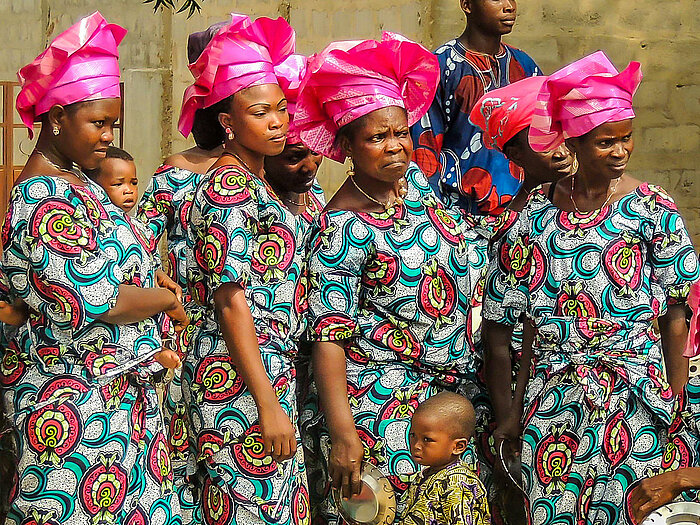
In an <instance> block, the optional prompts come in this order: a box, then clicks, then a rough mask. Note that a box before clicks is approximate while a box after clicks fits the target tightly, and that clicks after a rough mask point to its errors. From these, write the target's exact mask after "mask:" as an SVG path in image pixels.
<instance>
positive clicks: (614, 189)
mask: <svg viewBox="0 0 700 525" xmlns="http://www.w3.org/2000/svg"><path fill="white" fill-rule="evenodd" d="M621 178H622V176H620V177H618V178H617V180H615V184H614V185H613V187H612V191H610V187H609V186H608V191H610V193H609V194H608V198H607V199H605V202H604V203H603V205H602V206H600V208H598V209H599V210H600V209H602V208H605V207H606V206H607V205H608V202H610V199H612V196H613V195H615V192H616V191H617V185H618V184H620V179H621ZM575 180H576V177H571V193H570V194H569V198H570V199H571V204H573V205H574V210H576V213H579V214H584V213H588V212H583V211H581V210H579V209H578V206H576V201H575V200H574V181H575ZM591 211H593V210H591Z"/></svg>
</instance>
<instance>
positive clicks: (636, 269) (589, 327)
mask: <svg viewBox="0 0 700 525" xmlns="http://www.w3.org/2000/svg"><path fill="white" fill-rule="evenodd" d="M640 80H641V72H640V68H639V64H638V63H636V62H633V63H631V64H630V65H629V66H628V68H627V69H626V70H624V71H623V72H622V73H618V71H617V70H616V69H615V68H614V66H613V65H612V64H611V63H610V61H609V60H608V58H607V57H606V56H605V54H604V53H602V52H597V53H594V54H593V55H590V56H588V57H585V58H583V59H581V60H579V61H577V62H574V63H573V64H571V65H569V66H567V67H565V68H563V69H562V70H560V71H558V72H556V73H554V74H553V75H551V76H550V77H548V79H547V80H546V81H545V83H544V84H543V86H542V88H541V90H540V92H539V94H538V106H537V108H536V110H535V115H534V117H533V120H532V124H531V126H530V131H529V141H530V145H531V146H532V148H533V149H534V150H535V151H547V150H551V149H553V148H555V147H557V146H558V145H559V144H561V142H566V145H567V147H568V148H569V149H570V150H571V151H572V152H573V153H574V154H575V155H576V157H577V159H578V162H579V169H578V172H577V173H575V174H573V175H572V176H570V177H566V178H564V179H562V180H560V181H559V182H558V183H553V184H552V186H553V187H552V186H548V185H544V186H542V187H539V188H536V189H535V190H534V191H533V192H532V193H531V195H530V197H529V199H528V202H527V204H526V206H525V208H524V210H523V211H522V213H521V215H520V217H519V218H518V221H517V222H516V224H515V225H514V226H513V227H512V228H511V229H510V230H509V232H508V237H507V239H506V240H505V241H504V242H503V246H502V248H501V250H500V253H499V259H498V264H497V268H496V271H497V272H498V274H496V275H494V277H493V278H492V279H491V280H490V284H491V285H492V286H489V287H488V288H487V290H486V292H487V296H486V301H485V305H484V318H485V319H489V320H491V321H496V322H501V323H505V324H511V325H512V324H513V322H514V319H516V318H517V317H518V315H519V314H520V312H524V313H525V314H526V315H527V316H528V317H529V318H530V319H531V320H532V322H533V323H534V325H535V327H536V330H537V335H536V338H535V342H534V347H533V366H534V372H533V376H532V379H531V380H530V383H529V385H528V390H527V395H526V402H525V418H524V433H523V452H522V463H523V480H524V482H525V486H526V489H527V490H528V493H529V494H528V496H529V510H530V516H531V519H532V522H533V523H535V524H545V523H555V522H556V523H559V522H561V520H567V521H571V522H577V521H578V522H586V523H601V524H613V523H615V524H624V523H629V515H628V513H627V512H626V510H624V507H625V504H624V502H625V496H626V493H627V492H628V490H629V488H630V485H631V484H632V483H634V481H635V480H637V479H639V478H640V477H643V476H644V475H645V473H646V472H648V471H649V470H650V469H651V470H653V469H659V468H661V467H662V466H663V464H664V461H665V460H664V458H663V455H664V448H665V447H666V438H665V436H666V431H667V430H668V429H669V425H670V423H671V414H672V407H673V397H674V393H678V392H680V390H681V389H682V387H683V385H684V384H685V382H686V380H687V374H688V365H687V360H686V359H685V358H684V357H683V355H682V354H683V347H684V344H685V334H686V327H685V320H684V311H683V308H684V303H685V300H686V297H687V294H688V290H689V287H690V283H692V282H693V281H695V280H697V279H698V276H699V271H698V264H697V258H696V257H695V254H694V252H693V247H692V244H691V242H690V238H689V236H688V233H687V231H686V229H685V226H684V225H683V221H682V219H681V217H680V215H679V214H678V211H677V209H676V206H675V204H674V203H673V200H672V199H671V198H670V197H669V196H668V195H667V194H666V193H665V192H664V191H663V190H662V189H661V188H659V187H658V186H653V185H650V184H648V183H643V182H640V181H638V180H636V179H634V178H632V177H631V176H630V175H628V174H627V173H626V168H627V163H628V161H629V158H630V155H631V153H632V151H633V148H634V140H633V138H632V118H633V117H634V111H633V109H632V96H633V94H634V92H635V91H636V89H637V86H638V85H639V82H640ZM499 274H500V275H499ZM654 320H657V321H658V325H659V329H660V332H661V336H660V337H659V336H658V335H657V334H656V332H655V331H654V329H653V325H652V322H653V321H654ZM505 352H507V348H494V353H498V354H500V355H504V353H505ZM664 365H665V369H666V373H667V377H668V382H667V381H666V378H665V377H664V375H663V372H662V367H663V366H664ZM492 384H493V383H492ZM502 387H503V386H502ZM502 387H501V388H502Z"/></svg>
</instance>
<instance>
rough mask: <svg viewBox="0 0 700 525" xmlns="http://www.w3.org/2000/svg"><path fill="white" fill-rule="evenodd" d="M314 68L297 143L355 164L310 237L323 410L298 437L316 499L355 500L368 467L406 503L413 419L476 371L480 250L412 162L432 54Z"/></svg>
mask: <svg viewBox="0 0 700 525" xmlns="http://www.w3.org/2000/svg"><path fill="white" fill-rule="evenodd" d="M309 67H310V70H311V71H310V73H307V78H306V79H305V84H304V85H303V87H302V92H301V95H300V97H299V102H298V104H297V114H296V117H295V124H296V125H297V126H298V127H299V129H300V134H301V138H302V141H304V143H305V144H306V145H307V146H308V147H309V148H310V149H312V150H313V151H318V152H320V153H323V154H324V155H325V156H326V157H329V158H331V159H333V160H336V161H338V162H341V161H343V159H345V157H346V156H349V157H350V159H351V161H352V166H353V167H351V169H350V171H349V172H348V175H349V177H348V179H347V180H346V181H345V183H344V184H343V185H342V186H341V188H340V189H339V190H338V192H337V193H336V194H335V195H334V197H333V199H331V201H330V202H329V203H328V205H327V207H326V209H325V210H324V211H323V213H322V214H321V216H320V217H319V219H318V220H317V226H316V228H315V229H314V232H313V233H312V237H311V241H310V246H311V252H310V261H309V273H310V278H309V311H310V319H309V323H310V325H311V329H312V330H313V332H312V338H313V339H314V345H313V350H312V352H313V353H312V360H313V370H314V381H315V383H316V386H317V388H318V396H319V399H320V405H321V407H322V408H323V414H321V413H320V412H319V407H318V406H316V407H310V408H309V410H308V413H307V414H305V416H304V417H305V421H304V432H305V434H306V435H305V440H306V439H310V440H315V441H316V443H314V447H315V451H316V454H317V455H318V456H319V457H320V456H323V457H324V459H325V461H326V465H327V467H324V469H325V473H324V472H323V471H322V472H320V473H319V475H313V476H312V479H313V481H314V485H315V486H314V491H315V492H317V493H319V495H320V496H321V497H323V496H324V495H327V492H326V493H325V494H324V493H323V492H322V491H323V489H324V485H325V484H326V483H327V481H328V476H330V480H331V482H332V483H333V485H334V486H335V487H337V488H340V489H341V490H342V492H343V494H344V495H346V496H348V495H350V494H351V493H358V492H359V488H360V468H361V462H362V461H363V459H364V460H365V461H368V462H370V463H372V464H374V465H376V466H377V467H378V468H379V469H380V470H381V471H382V473H383V474H384V475H386V476H387V477H388V479H389V480H390V481H391V483H392V485H393V487H394V489H395V490H396V491H397V492H398V495H400V494H401V493H402V492H403V491H404V490H405V489H406V487H407V483H408V480H409V477H410V475H411V474H413V473H415V472H416V471H417V470H418V467H417V466H416V464H415V463H414V462H413V460H412V459H411V456H410V453H409V447H408V431H409V423H410V418H411V414H412V413H413V410H414V409H415V407H416V406H417V405H418V403H420V402H421V401H423V400H425V399H426V398H427V397H430V396H432V395H434V394H436V393H437V392H439V391H441V390H443V389H446V388H449V389H453V390H456V389H457V388H458V387H460V386H464V385H463V384H462V383H463V382H462V378H463V377H465V375H467V374H469V373H473V371H474V370H475V363H474V356H473V355H472V354H471V353H470V348H469V345H468V338H469V336H470V334H469V331H470V322H469V318H468V315H469V301H470V298H471V291H472V289H473V288H474V284H475V282H476V277H475V276H476V275H478V273H479V271H480V268H481V266H480V265H483V260H484V253H483V251H484V246H483V243H482V244H481V245H478V244H477V243H476V242H475V238H476V234H475V233H474V232H473V231H472V230H467V228H466V227H465V225H464V223H463V222H461V220H460V217H459V216H457V215H453V214H451V213H449V212H447V211H446V210H445V209H444V208H443V207H442V205H441V204H440V203H439V202H438V200H437V198H436V197H435V195H434V194H433V192H432V190H431V189H430V187H429V185H428V182H427V180H426V178H425V176H424V175H423V174H422V173H421V172H420V170H419V169H418V168H417V166H416V165H415V164H410V158H411V154H412V150H413V146H412V143H411V139H410V135H409V127H408V126H409V125H410V124H412V123H414V122H415V121H416V120H417V119H418V118H420V116H421V115H422V114H423V113H424V112H425V110H426V109H427V107H428V106H429V105H430V103H431V101H432V99H433V96H434V93H435V89H436V86H437V64H436V60H435V57H434V56H433V55H432V54H431V53H430V52H428V51H427V50H426V49H425V48H423V47H422V46H420V45H419V44H416V43H414V42H411V41H409V40H406V39H405V38H403V37H401V36H400V35H395V34H392V33H384V34H383V37H382V40H381V41H380V42H378V41H374V40H367V41H354V42H338V43H335V44H331V45H330V46H329V47H328V48H327V49H326V50H325V51H324V52H323V53H321V54H320V55H318V56H317V57H316V58H315V59H314V60H313V61H312V63H311V65H310V66H309ZM348 396H349V397H350V398H348ZM314 409H315V410H314ZM326 425H327V429H326ZM310 477H311V476H310ZM321 506H322V511H323V513H324V514H325V516H324V518H325V519H327V520H330V521H336V520H337V519H338V518H337V515H335V509H334V508H333V505H332V502H331V501H330V498H328V497H326V498H325V501H323V502H321Z"/></svg>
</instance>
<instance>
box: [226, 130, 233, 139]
mask: <svg viewBox="0 0 700 525" xmlns="http://www.w3.org/2000/svg"><path fill="white" fill-rule="evenodd" d="M224 131H225V132H226V136H227V137H228V139H229V140H233V131H232V130H231V128H226V129H225V130H224Z"/></svg>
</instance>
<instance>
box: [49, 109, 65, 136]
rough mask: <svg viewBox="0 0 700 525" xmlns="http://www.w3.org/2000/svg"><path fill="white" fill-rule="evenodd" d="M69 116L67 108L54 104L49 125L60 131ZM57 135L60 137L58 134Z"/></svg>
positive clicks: (50, 111)
mask: <svg viewBox="0 0 700 525" xmlns="http://www.w3.org/2000/svg"><path fill="white" fill-rule="evenodd" d="M67 116H68V112H67V111H66V108H64V107H63V106H61V105H60V104H54V105H53V106H51V109H49V114H48V124H49V126H50V127H51V128H52V129H58V130H59V131H60V130H61V127H62V126H63V125H64V124H65V121H66V117H67ZM55 134H56V135H58V133H55Z"/></svg>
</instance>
